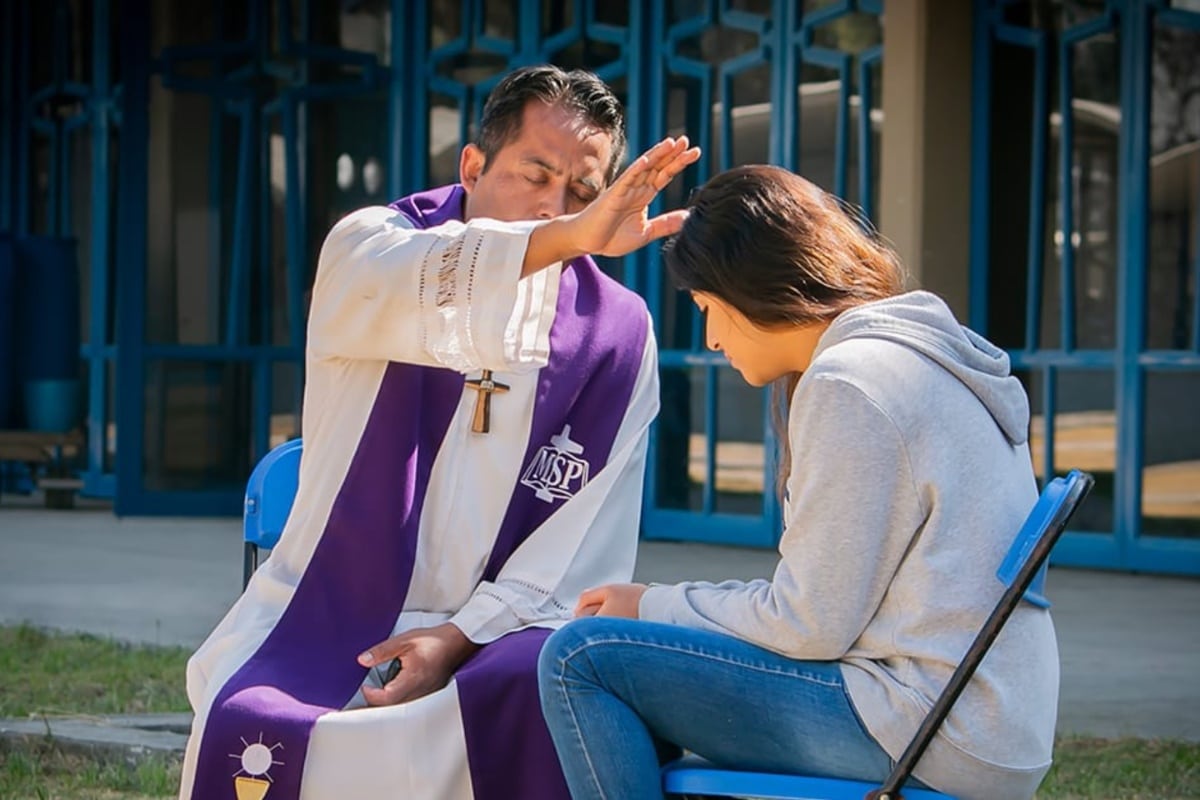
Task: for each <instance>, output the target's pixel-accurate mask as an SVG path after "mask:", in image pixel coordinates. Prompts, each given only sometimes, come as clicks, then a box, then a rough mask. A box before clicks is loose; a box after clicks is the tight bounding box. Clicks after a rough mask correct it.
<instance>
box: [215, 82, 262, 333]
mask: <svg viewBox="0 0 1200 800" xmlns="http://www.w3.org/2000/svg"><path fill="white" fill-rule="evenodd" d="M237 116H238V117H239V118H240V119H239V124H240V126H241V128H240V131H239V133H240V136H238V169H237V175H238V177H237V189H236V193H235V196H236V199H235V200H234V209H233V248H232V259H231V261H232V267H231V269H230V275H229V286H228V295H227V296H226V299H225V314H226V317H225V335H224V338H223V343H224V344H226V345H228V346H230V347H236V346H238V345H243V344H246V341H245V333H244V328H245V317H246V313H247V310H248V309H247V298H246V294H247V290H248V286H247V284H248V283H249V280H250V269H251V265H250V243H251V232H250V231H251V226H253V225H254V224H255V223H254V220H253V219H252V218H251V214H250V207H251V199H250V195H251V193H252V191H253V186H252V176H253V175H254V171H253V170H252V169H251V165H252V163H253V160H254V151H255V148H256V146H257V143H258V124H257V122H258V120H257V116H258V115H257V114H256V113H255V110H254V109H253V108H252V107H251V106H250V104H249V102H248V101H240V102H238V103H237Z"/></svg>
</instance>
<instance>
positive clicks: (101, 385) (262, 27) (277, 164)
mask: <svg viewBox="0 0 1200 800" xmlns="http://www.w3.org/2000/svg"><path fill="white" fill-rule="evenodd" d="M0 49H2V51H3V53H4V54H5V57H4V58H3V59H2V63H0V69H2V70H3V72H2V74H0V93H2V94H0V101H2V109H3V119H2V124H0V136H2V137H3V138H2V139H0V231H7V232H9V233H10V234H12V235H15V236H23V235H28V234H38V235H44V236H52V237H58V238H69V239H72V240H73V241H74V243H75V252H76V254H77V257H78V262H79V269H80V277H81V280H80V286H81V290H80V297H81V309H80V310H81V330H82V335H81V339H82V341H81V348H80V357H81V358H80V379H81V382H82V385H83V386H84V387H85V392H84V395H85V397H86V419H85V420H84V423H83V430H84V433H85V436H86V446H85V447H84V448H83V450H82V452H81V453H80V454H79V460H78V467H79V469H80V472H81V473H82V475H83V477H84V483H85V491H86V492H87V493H89V494H92V495H96V496H101V497H110V498H112V500H113V502H114V508H115V511H116V513H118V514H214V513H218V514H236V513H239V511H240V508H241V498H242V488H243V485H244V481H245V479H246V477H247V476H248V474H249V472H250V469H251V467H252V466H253V464H254V463H255V461H256V460H257V459H258V458H260V457H261V456H262V455H263V454H264V453H265V452H266V451H267V450H268V449H269V448H270V447H272V446H273V445H275V444H278V443H280V442H282V441H285V440H287V439H289V438H292V437H294V436H296V435H298V433H299V415H300V410H301V409H300V400H301V392H302V387H303V378H304V376H303V349H304V326H305V317H306V299H307V291H308V289H309V286H310V285H311V281H312V276H313V271H314V268H315V260H316V254H317V251H318V249H319V247H320V244H321V241H322V239H323V237H324V235H325V233H326V231H327V230H328V229H329V227H330V226H331V225H332V224H333V222H334V221H336V219H338V217H340V216H341V215H342V214H344V213H346V212H347V211H349V210H351V209H354V208H357V207H359V206H362V205H367V204H373V203H386V202H389V201H390V200H391V199H393V198H395V197H397V196H400V195H402V194H405V193H407V192H410V191H413V190H416V189H419V188H423V187H427V186H430V185H436V184H441V183H447V182H451V181H453V180H454V179H455V173H456V167H457V156H458V152H459V149H460V148H461V146H462V145H463V144H464V143H466V142H468V141H470V136H471V129H472V124H473V121H474V120H475V119H476V118H477V117H478V114H479V110H480V108H481V105H482V102H483V100H484V99H485V98H486V96H487V92H488V91H489V89H490V88H491V87H492V86H494V85H495V83H496V81H497V80H498V79H499V77H500V76H501V75H503V73H504V72H505V71H507V70H508V69H510V68H512V67H515V66H519V65H523V64H532V63H540V62H547V61H548V62H553V63H557V64H560V65H562V66H565V67H574V66H583V67H587V68H589V69H592V70H594V71H596V72H597V73H598V74H600V75H601V77H603V78H604V79H606V80H607V81H608V82H609V83H610V84H611V85H612V86H613V87H614V88H615V89H616V91H617V92H618V94H619V95H620V96H621V98H622V99H623V101H624V102H625V103H626V106H627V110H628V118H629V140H630V148H631V150H632V151H633V152H637V151H638V150H639V149H641V148H644V147H646V146H648V145H649V144H652V143H653V142H655V141H657V140H658V139H659V138H661V137H662V136H664V135H667V134H678V133H684V132H686V133H687V134H688V135H689V136H690V137H691V138H692V139H693V140H694V141H696V142H698V143H699V144H701V146H702V147H703V148H704V156H703V158H702V160H701V161H700V163H699V164H698V165H697V166H695V167H693V168H691V169H689V170H688V172H687V173H686V174H685V176H683V178H682V179H680V180H678V181H676V183H675V184H673V185H672V186H671V187H670V189H669V190H668V191H667V192H666V196H665V197H664V199H663V201H662V202H663V204H664V207H673V206H676V205H680V204H681V203H682V202H683V200H684V198H685V197H686V195H687V192H688V191H689V190H690V189H691V188H692V187H693V186H695V185H696V184H698V183H700V182H702V181H703V180H705V179H706V178H708V177H709V176H711V175H712V174H714V173H716V172H718V171H720V170H722V169H725V168H728V167H730V166H734V165H736V164H741V163H749V162H770V163H775V164H780V165H783V166H786V167H788V168H790V169H793V170H795V171H797V172H799V173H801V174H804V175H806V176H807V177H809V178H810V179H812V180H814V181H815V182H817V183H818V184H820V185H822V186H824V187H825V188H827V189H829V190H831V191H833V192H836V193H837V194H839V195H840V196H842V197H844V198H846V199H847V200H849V201H850V202H852V203H855V204H858V205H860V206H861V207H862V208H863V210H864V212H865V213H866V214H867V216H869V217H870V218H871V219H872V220H874V221H875V222H876V223H877V224H878V225H879V227H880V228H881V230H882V231H883V233H884V234H885V235H886V236H887V237H888V238H889V239H890V240H891V241H892V242H893V243H894V244H895V246H896V248H897V250H898V251H899V252H900V254H901V256H902V257H903V258H904V260H905V262H906V263H907V264H908V266H909V268H910V270H911V271H912V273H913V277H914V282H915V283H918V284H920V285H923V286H925V287H927V288H930V289H932V290H934V291H937V292H939V293H940V294H942V295H943V296H944V297H946V298H947V299H948V300H949V302H950V303H951V305H952V306H953V307H954V308H955V309H956V310H957V311H958V312H959V313H960V315H961V317H962V318H963V319H964V321H969V322H970V324H971V325H972V326H973V327H975V328H976V329H978V330H980V331H982V332H984V333H986V334H987V335H989V336H990V337H992V338H993V339H994V340H996V341H997V342H998V343H1000V344H1001V345H1003V346H1004V347H1006V348H1007V349H1008V350H1009V352H1010V353H1011V354H1012V357H1013V361H1014V365H1015V367H1016V369H1017V370H1018V371H1019V374H1020V375H1021V376H1022V379H1023V380H1025V382H1026V385H1027V387H1028V388H1029V390H1030V395H1031V400H1032V404H1033V410H1034V422H1033V443H1034V451H1035V452H1034V462H1035V467H1036V469H1037V470H1038V472H1039V474H1040V475H1042V476H1043V477H1045V476H1048V475H1053V474H1059V473H1062V472H1064V471H1066V470H1068V469H1070V468H1072V467H1081V468H1085V469H1088V470H1089V471H1091V472H1093V473H1094V474H1095V475H1096V476H1097V478H1098V485H1097V489H1096V490H1095V491H1094V492H1093V495H1092V497H1091V498H1089V500H1088V505H1087V506H1086V507H1085V508H1084V509H1083V511H1082V513H1081V516H1080V517H1079V518H1078V526H1079V528H1080V529H1079V530H1077V531H1072V532H1071V533H1070V534H1068V536H1067V537H1066V538H1065V539H1064V540H1063V542H1062V544H1061V545H1060V546H1059V548H1058V550H1057V551H1056V558H1057V559H1058V561H1060V562H1062V563H1070V564H1077V565H1085V566H1094V567H1102V568H1113V569H1128V570H1148V571H1158V572H1182V573H1188V574H1198V573H1200V294H1198V292H1197V283H1198V281H1200V258H1198V255H1197V237H1198V235H1200V234H1198V227H1200V226H1198V219H1200V204H1198V202H1197V200H1198V198H1197V193H1198V187H1200V156H1198V151H1200V63H1198V62H1200V57H1198V56H1197V55H1196V54H1197V53H1200V3H1197V2H1194V1H1181V0H1176V1H1175V2H1170V1H1169V0H1025V1H1024V2H1003V1H1002V0H975V2H967V1H966V0H963V1H962V2H934V0H907V1H905V2H901V0H891V1H890V2H888V3H887V4H886V7H885V4H884V2H883V0H874V1H872V0H857V2H855V1H854V0H824V1H822V0H805V1H804V2H801V1H800V0H794V1H793V2H786V1H785V0H743V1H742V2H733V1H732V0H729V1H726V2H723V1H722V0H674V2H668V1H667V0H661V1H660V2H647V3H643V2H636V1H635V0H627V1H626V2H614V3H599V2H594V1H593V0H560V1H559V2H549V1H548V0H510V1H509V2H492V0H248V2H213V3H208V4H186V3H175V2H170V1H169V0H119V2H118V0H92V1H91V2H86V1H85V0H47V2H43V3H37V4H35V3H26V2H18V3H6V4H3V9H2V10H0ZM47 54H51V55H52V57H47ZM605 268H606V269H610V270H611V271H612V272H613V274H615V275H616V276H618V277H619V278H620V279H622V280H623V281H624V282H625V283H627V284H628V285H630V286H631V287H633V288H635V289H636V290H637V291H639V292H640V293H642V294H643V296H645V297H646V299H647V301H648V303H649V305H650V307H651V310H652V312H653V313H654V316H655V319H656V321H657V324H658V331H657V332H658V339H659V344H660V348H661V351H660V360H661V364H662V387H663V411H662V414H661V416H660V419H659V421H658V422H657V424H656V426H655V429H654V431H653V437H652V443H651V453H650V459H649V467H648V473H647V492H646V508H645V514H644V520H643V528H644V530H643V533H644V535H645V536H647V537H650V538H691V539H696V540H701V541H710V542H725V543H735V544H745V545H757V546H771V545H773V544H774V543H775V541H776V540H777V538H778V535H779V525H780V510H779V504H778V501H777V499H776V497H775V493H774V490H773V485H774V479H773V471H774V467H773V463H772V462H773V454H774V434H773V433H772V430H771V422H770V420H771V410H772V401H771V399H770V397H769V395H768V393H766V392H762V391H759V390H754V389H751V388H749V387H746V386H745V385H744V384H743V383H742V382H741V380H740V379H739V378H738V376H737V375H736V373H734V372H733V371H732V370H731V369H730V368H729V367H728V366H727V365H726V364H725V362H724V360H723V358H722V357H721V356H719V355H718V354H712V353H708V352H706V351H705V349H704V347H703V334H702V331H701V329H700V320H699V318H698V316H697V315H696V314H695V312H694V311H693V309H692V306H691V303H690V302H687V301H686V298H685V297H682V296H680V295H679V294H678V293H677V292H675V291H674V290H672V289H671V288H670V286H669V285H667V284H666V282H665V281H664V280H663V275H662V270H661V267H660V264H659V259H658V255H657V252H656V249H655V248H647V249H645V250H643V251H642V252H639V253H637V254H635V255H633V256H630V257H628V258H626V259H624V260H622V261H618V262H613V263H609V264H606V265H605ZM18 339H19V337H18ZM986 482H987V477H986V476H980V490H981V491H986ZM865 490H869V489H865Z"/></svg>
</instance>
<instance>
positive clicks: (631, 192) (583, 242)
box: [521, 136, 700, 277]
mask: <svg viewBox="0 0 1200 800" xmlns="http://www.w3.org/2000/svg"><path fill="white" fill-rule="evenodd" d="M699 157H700V148H698V147H688V138H687V137H686V136H681V137H679V138H678V139H676V138H673V137H670V136H668V137H667V138H666V139H663V140H662V141H661V142H659V143H658V144H656V145H654V147H651V148H650V149H649V150H647V151H646V152H645V153H643V154H642V155H641V156H639V157H638V159H637V160H636V161H634V162H633V163H632V164H630V165H629V166H628V167H627V168H626V170H625V171H624V172H623V173H621V175H620V177H618V178H617V179H616V180H615V181H613V183H612V185H611V186H609V187H608V188H607V189H605V190H604V191H603V192H601V193H600V194H599V195H598V196H597V197H596V199H595V200H593V201H592V202H591V203H590V204H589V205H588V207H587V208H585V209H584V210H583V211H580V212H578V213H576V214H564V215H563V216H561V217H555V218H554V219H551V220H547V221H546V222H544V223H542V224H541V225H539V226H538V227H536V228H534V229H533V232H532V233H531V234H530V236H529V245H528V247H527V248H526V250H525V260H524V262H523V263H522V265H521V277H525V276H527V275H531V274H533V273H534V272H537V271H538V270H540V269H545V268H546V267H548V266H550V265H551V264H556V263H558V262H559V261H569V260H570V259H572V258H578V257H579V256H582V255H601V256H614V257H615V256H623V255H625V254H626V253H632V252H633V251H634V250H637V249H638V248H639V247H643V246H644V245H647V244H649V243H650V242H653V241H654V240H655V239H661V238H662V237H664V236H670V235H672V234H675V233H678V232H679V229H680V228H681V227H683V221H684V220H685V219H687V210H686V209H682V208H681V209H677V210H675V211H668V212H667V213H666V214H660V215H659V216H657V217H654V218H653V219H651V218H650V215H649V210H648V209H649V207H650V203H652V202H653V201H654V198H655V197H657V196H658V193H659V192H660V191H662V190H663V188H664V187H666V185H667V184H668V183H670V182H671V181H672V180H673V179H674V178H675V176H676V175H678V174H679V173H680V172H683V170H684V168H685V167H686V166H687V165H689V164H691V163H693V162H695V160H696V159H698V158H699Z"/></svg>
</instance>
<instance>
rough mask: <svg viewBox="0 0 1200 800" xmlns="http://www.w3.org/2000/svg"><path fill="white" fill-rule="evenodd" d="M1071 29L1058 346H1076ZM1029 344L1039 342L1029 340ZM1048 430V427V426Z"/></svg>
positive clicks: (1062, 156) (1065, 77)
mask: <svg viewBox="0 0 1200 800" xmlns="http://www.w3.org/2000/svg"><path fill="white" fill-rule="evenodd" d="M1070 33H1071V32H1070V31H1067V32H1065V33H1064V34H1063V35H1062V36H1061V37H1060V39H1059V49H1058V113H1059V119H1060V120H1061V122H1060V123H1059V125H1060V127H1059V133H1058V148H1059V150H1058V153H1059V156H1058V165H1059V188H1058V191H1059V223H1058V229H1059V235H1060V236H1061V237H1062V246H1061V249H1060V252H1061V253H1062V256H1061V258H1060V259H1059V305H1058V307H1059V322H1060V324H1061V328H1060V331H1059V346H1060V347H1061V348H1062V349H1063V350H1067V351H1071V350H1073V349H1075V182H1074V180H1073V174H1074V166H1075V109H1074V106H1073V104H1072V100H1073V99H1074V95H1075V74H1074V66H1075V58H1074V49H1073V48H1074V45H1075V42H1074V41H1073V40H1072V39H1071V38H1070V36H1069V34H1070ZM1026 346H1027V347H1034V346H1036V343H1034V342H1028V341H1027V342H1026ZM1047 430H1049V429H1047Z"/></svg>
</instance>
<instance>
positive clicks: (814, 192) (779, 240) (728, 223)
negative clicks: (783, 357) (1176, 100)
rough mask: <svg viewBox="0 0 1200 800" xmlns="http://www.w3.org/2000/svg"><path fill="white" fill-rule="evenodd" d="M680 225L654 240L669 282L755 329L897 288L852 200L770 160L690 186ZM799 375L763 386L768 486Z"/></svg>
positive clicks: (896, 264)
mask: <svg viewBox="0 0 1200 800" xmlns="http://www.w3.org/2000/svg"><path fill="white" fill-rule="evenodd" d="M688 207H689V210H690V213H689V215H688V218H687V221H686V222H685V223H684V225H683V228H682V230H680V232H679V233H678V234H676V235H675V236H674V237H672V238H671V239H670V240H668V242H667V243H666V245H664V247H663V259H664V261H665V262H666V266H667V270H668V271H669V272H670V274H671V277H672V279H673V280H674V281H675V283H676V285H677V286H678V287H679V288H680V289H683V290H685V291H693V292H704V293H705V294H708V295H711V296H713V297H717V298H719V299H721V300H722V301H724V302H725V303H728V304H729V305H731V306H733V307H734V308H735V309H737V310H738V311H739V312H741V313H742V314H743V315H744V316H745V317H746V318H747V319H748V320H750V321H751V322H752V323H754V324H755V325H757V326H759V327H760V328H765V329H772V328H780V327H791V326H799V325H810V324H814V323H819V322H829V321H832V320H833V319H834V318H835V317H837V316H838V315H839V314H841V313H842V312H843V311H846V310H847V309H850V308H853V307H855V306H859V305H862V304H863V303H869V302H871V301H873V300H882V299H884V298H886V297H891V296H893V295H896V294H899V293H900V292H902V291H903V290H904V282H905V277H904V269H903V267H902V266H901V264H900V260H899V259H898V258H897V256H896V254H895V253H894V252H893V251H892V249H891V248H890V247H888V246H887V244H886V243H884V242H883V241H882V239H881V238H880V237H879V235H878V234H877V233H876V231H875V230H874V228H873V227H872V226H871V225H870V223H869V222H868V221H867V220H866V219H865V218H864V217H863V216H862V215H861V214H859V213H858V212H857V210H856V209H854V208H853V207H852V206H850V205H848V204H846V203H844V202H842V201H841V200H839V199H838V198H836V197H835V196H833V195H831V194H828V193H827V192H825V191H823V190H822V189H820V188H819V187H817V186H815V185H814V184H812V183H810V182H809V181H806V180H805V179H804V178H801V177H800V176H799V175H796V174H794V173H792V172H789V171H788V170H785V169H782V168H780V167H773V166H767V165H762V164H755V165H749V166H744V167H737V168H735V169H731V170H729V171H727V172H722V173H721V174H719V175H717V176H715V177H714V178H713V179H712V180H710V181H708V183H706V184H704V185H703V186H701V187H700V188H699V189H697V190H696V192H695V193H693V195H692V197H691V199H690V201H689V203H688ZM799 381H800V374H799V373H792V374H790V375H785V376H783V377H782V378H780V379H779V380H778V381H776V382H775V385H774V386H773V387H772V388H773V391H774V396H773V398H772V400H773V402H772V408H773V409H774V414H773V415H772V416H773V421H774V424H775V432H776V434H777V438H778V440H779V443H780V458H779V465H778V480H777V486H776V489H777V491H778V492H779V495H780V498H781V499H782V497H783V494H784V490H785V488H786V482H787V475H788V472H789V471H790V468H791V446H790V442H789V441H788V436H787V410H788V408H789V407H790V406H791V400H792V395H793V393H794V392H795V389H796V384H797V383H799Z"/></svg>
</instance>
